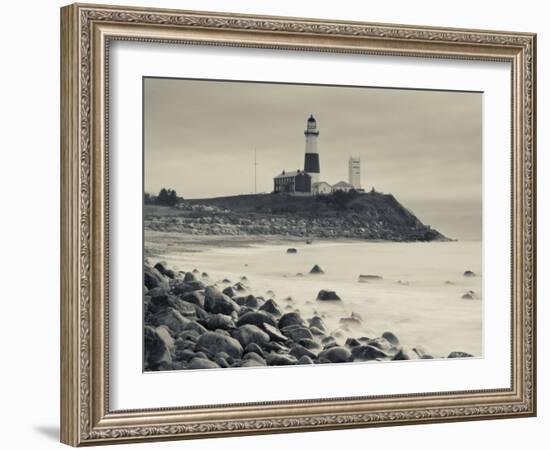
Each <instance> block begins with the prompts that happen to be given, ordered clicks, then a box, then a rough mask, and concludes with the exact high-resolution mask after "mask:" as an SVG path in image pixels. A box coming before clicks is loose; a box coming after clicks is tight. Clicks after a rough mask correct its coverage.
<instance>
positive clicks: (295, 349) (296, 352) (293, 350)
mask: <svg viewBox="0 0 550 450" xmlns="http://www.w3.org/2000/svg"><path fill="white" fill-rule="evenodd" d="M290 354H291V355H292V356H294V357H295V358H296V359H300V358H301V357H302V356H309V357H310V358H312V359H315V358H316V357H317V355H316V354H315V353H314V352H312V351H311V350H309V349H307V348H305V347H304V346H303V345H300V344H292V345H291V346H290Z"/></svg>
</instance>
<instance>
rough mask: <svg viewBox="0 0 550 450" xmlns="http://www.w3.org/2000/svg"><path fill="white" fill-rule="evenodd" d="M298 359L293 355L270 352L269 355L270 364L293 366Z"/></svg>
mask: <svg viewBox="0 0 550 450" xmlns="http://www.w3.org/2000/svg"><path fill="white" fill-rule="evenodd" d="M297 363H298V360H297V359H296V358H295V357H294V356H292V355H285V354H279V353H270V354H269V355H267V365H268V366H291V365H294V364H297Z"/></svg>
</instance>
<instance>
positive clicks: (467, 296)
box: [462, 291, 477, 300]
mask: <svg viewBox="0 0 550 450" xmlns="http://www.w3.org/2000/svg"><path fill="white" fill-rule="evenodd" d="M476 298H477V295H476V293H475V292H474V291H468V292H466V293H465V294H464V295H463V296H462V299H463V300H475V299H476Z"/></svg>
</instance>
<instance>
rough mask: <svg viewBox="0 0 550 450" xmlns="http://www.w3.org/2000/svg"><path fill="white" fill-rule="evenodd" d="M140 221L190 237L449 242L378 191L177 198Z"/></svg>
mask: <svg viewBox="0 0 550 450" xmlns="http://www.w3.org/2000/svg"><path fill="white" fill-rule="evenodd" d="M143 218H144V228H145V229H146V230H153V231H163V232H179V233H185V234H191V235H219V236H228V237H230V236H239V237H241V236H280V237H284V238H292V237H296V238H302V239H304V238H305V239H361V240H369V241H393V242H418V241H421V242H430V241H449V240H450V239H449V238H447V237H445V236H444V235H442V234H441V233H440V232H439V231H437V230H435V229H433V228H431V227H430V226H429V225H425V224H423V223H422V222H421V221H420V220H419V219H418V218H417V217H416V216H415V215H414V214H413V213H412V212H411V211H410V210H408V209H407V208H405V207H403V206H402V205H401V204H400V203H399V202H398V201H397V200H396V199H395V197H394V196H393V195H391V194H383V193H379V192H369V193H357V192H336V193H333V194H330V195H319V196H316V197H311V196H292V195H287V194H281V193H279V194H255V195H236V196H231V197H218V198H209V199H194V200H183V199H180V200H179V201H178V203H176V204H174V205H173V206H161V205H158V204H150V203H146V204H145V205H144V214H143Z"/></svg>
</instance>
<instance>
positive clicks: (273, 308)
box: [260, 299, 283, 317]
mask: <svg viewBox="0 0 550 450" xmlns="http://www.w3.org/2000/svg"><path fill="white" fill-rule="evenodd" d="M260 311H265V312H266V313H269V314H272V315H273V316H277V317H279V316H281V315H282V314H283V312H282V311H281V308H279V305H277V303H276V302H275V300H272V299H269V300H267V301H266V302H265V303H264V304H263V305H262V306H260Z"/></svg>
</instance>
